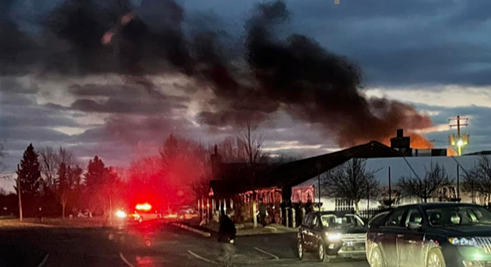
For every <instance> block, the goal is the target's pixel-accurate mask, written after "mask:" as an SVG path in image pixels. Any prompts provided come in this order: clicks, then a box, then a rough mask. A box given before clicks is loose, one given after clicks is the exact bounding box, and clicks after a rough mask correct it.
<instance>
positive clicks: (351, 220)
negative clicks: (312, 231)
mask: <svg viewBox="0 0 491 267" xmlns="http://www.w3.org/2000/svg"><path fill="white" fill-rule="evenodd" d="M321 222H322V225H323V226H324V227H327V228H351V227H362V226H364V223H363V221H362V220H361V219H360V218H358V217H357V216H356V215H354V214H346V215H342V216H337V215H335V214H325V215H321Z"/></svg>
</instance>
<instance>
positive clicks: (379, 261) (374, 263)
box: [368, 247, 385, 267]
mask: <svg viewBox="0 0 491 267" xmlns="http://www.w3.org/2000/svg"><path fill="white" fill-rule="evenodd" d="M368 264H369V265H370V267H385V260H384V256H383V255H382V251H380V249H379V248H378V247H374V248H372V252H371V253H370V259H369V260H368Z"/></svg>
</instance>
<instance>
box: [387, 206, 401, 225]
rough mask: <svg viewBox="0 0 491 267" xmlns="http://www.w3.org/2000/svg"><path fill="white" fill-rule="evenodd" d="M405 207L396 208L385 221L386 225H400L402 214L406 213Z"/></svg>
mask: <svg viewBox="0 0 491 267" xmlns="http://www.w3.org/2000/svg"><path fill="white" fill-rule="evenodd" d="M404 211H405V210H404V209H398V210H395V211H394V212H393V213H392V214H391V215H390V216H389V219H388V220H387V221H386V222H385V225H386V226H400V225H401V219H402V214H403V213H404Z"/></svg>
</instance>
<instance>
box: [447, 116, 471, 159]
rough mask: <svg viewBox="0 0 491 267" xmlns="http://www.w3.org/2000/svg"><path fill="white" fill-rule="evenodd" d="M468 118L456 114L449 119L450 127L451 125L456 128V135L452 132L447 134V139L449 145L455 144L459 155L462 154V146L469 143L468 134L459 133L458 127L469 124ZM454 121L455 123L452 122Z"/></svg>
mask: <svg viewBox="0 0 491 267" xmlns="http://www.w3.org/2000/svg"><path fill="white" fill-rule="evenodd" d="M468 120H469V119H468V118H461V117H460V116H458V115H457V117H456V118H450V119H449V123H450V124H449V126H450V128H451V129H452V128H453V127H455V128H457V136H455V135H454V134H452V135H450V136H449V141H450V145H451V146H457V153H458V155H459V156H461V155H462V147H463V146H466V145H467V144H468V143H469V135H468V134H464V135H461V133H460V128H461V127H467V126H469V123H468ZM454 121H455V124H452V123H453V122H454Z"/></svg>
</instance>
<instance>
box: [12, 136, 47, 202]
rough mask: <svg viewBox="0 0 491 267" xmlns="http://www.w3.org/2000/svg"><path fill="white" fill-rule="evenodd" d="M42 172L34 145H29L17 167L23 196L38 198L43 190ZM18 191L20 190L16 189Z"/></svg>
mask: <svg viewBox="0 0 491 267" xmlns="http://www.w3.org/2000/svg"><path fill="white" fill-rule="evenodd" d="M40 178H41V171H40V166H39V161H38V153H37V152H36V151H34V147H33V146H32V144H29V146H28V147H27V149H26V151H25V152H24V156H23V157H22V160H21V161H20V165H18V166H17V179H19V181H20V187H21V189H22V191H21V195H22V196H26V197H27V196H30V197H36V196H38V195H39V192H40V189H41V180H40ZM15 190H16V191H18V188H17V187H16V188H15Z"/></svg>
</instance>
